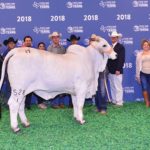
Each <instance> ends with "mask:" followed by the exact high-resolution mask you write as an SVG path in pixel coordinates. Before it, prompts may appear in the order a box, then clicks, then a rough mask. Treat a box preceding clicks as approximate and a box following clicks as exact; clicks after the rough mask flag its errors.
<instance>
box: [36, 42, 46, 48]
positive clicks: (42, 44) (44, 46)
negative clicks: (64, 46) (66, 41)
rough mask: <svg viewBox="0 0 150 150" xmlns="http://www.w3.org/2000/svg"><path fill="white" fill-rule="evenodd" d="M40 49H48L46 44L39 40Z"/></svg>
mask: <svg viewBox="0 0 150 150" xmlns="http://www.w3.org/2000/svg"><path fill="white" fill-rule="evenodd" d="M38 49H39V50H46V45H45V43H44V42H39V43H38Z"/></svg>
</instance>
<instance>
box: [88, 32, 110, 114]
mask: <svg viewBox="0 0 150 150" xmlns="http://www.w3.org/2000/svg"><path fill="white" fill-rule="evenodd" d="M97 38H98V37H97V35H95V34H92V35H91V37H90V39H89V44H90V45H91V44H92V42H93V41H96V40H97ZM105 80H106V69H105V70H104V71H103V72H100V73H99V77H98V87H97V91H96V95H95V105H96V107H97V112H99V113H100V114H102V115H105V114H106V113H107V98H106V88H105Z"/></svg>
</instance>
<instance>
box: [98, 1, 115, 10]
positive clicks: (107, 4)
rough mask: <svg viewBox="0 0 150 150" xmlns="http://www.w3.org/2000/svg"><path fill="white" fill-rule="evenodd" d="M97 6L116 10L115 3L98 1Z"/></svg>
mask: <svg viewBox="0 0 150 150" xmlns="http://www.w3.org/2000/svg"><path fill="white" fill-rule="evenodd" d="M99 6H100V7H103V8H116V7H117V4H116V1H114V0H113V1H100V2H99Z"/></svg>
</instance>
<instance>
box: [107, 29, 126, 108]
mask: <svg viewBox="0 0 150 150" xmlns="http://www.w3.org/2000/svg"><path fill="white" fill-rule="evenodd" d="M109 37H110V39H111V42H112V47H113V49H114V51H115V52H116V53H117V59H115V60H111V59H108V64H107V67H108V71H109V76H108V77H109V82H110V91H111V97H112V103H113V104H115V105H116V106H123V87H122V80H123V66H124V62H125V48H124V46H123V45H122V44H120V43H119V39H120V38H121V37H122V34H120V33H118V32H117V31H113V32H112V33H111V34H110V35H109Z"/></svg>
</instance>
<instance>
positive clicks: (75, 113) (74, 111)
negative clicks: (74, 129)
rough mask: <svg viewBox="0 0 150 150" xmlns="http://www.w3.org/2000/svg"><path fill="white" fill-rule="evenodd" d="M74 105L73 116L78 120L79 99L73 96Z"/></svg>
mask: <svg viewBox="0 0 150 150" xmlns="http://www.w3.org/2000/svg"><path fill="white" fill-rule="evenodd" d="M71 98H72V104H73V116H74V118H75V119H76V120H77V98H76V96H73V95H71Z"/></svg>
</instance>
